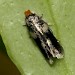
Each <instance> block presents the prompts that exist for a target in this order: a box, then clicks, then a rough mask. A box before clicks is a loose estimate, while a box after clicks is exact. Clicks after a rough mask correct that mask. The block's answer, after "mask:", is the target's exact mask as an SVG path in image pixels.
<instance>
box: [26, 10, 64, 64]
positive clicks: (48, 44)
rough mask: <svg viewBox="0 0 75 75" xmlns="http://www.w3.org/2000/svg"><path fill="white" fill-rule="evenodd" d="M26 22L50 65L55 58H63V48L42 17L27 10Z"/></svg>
mask: <svg viewBox="0 0 75 75" xmlns="http://www.w3.org/2000/svg"><path fill="white" fill-rule="evenodd" d="M25 22H26V26H27V28H28V30H29V32H30V35H31V37H32V38H33V39H34V40H35V42H36V43H37V45H38V46H39V48H40V49H41V52H42V53H43V55H44V56H45V58H46V59H47V61H48V62H49V63H50V64H53V58H57V59H61V58H63V53H62V46H61V45H60V44H59V42H58V40H57V39H56V38H55V36H54V35H53V33H52V30H51V29H50V28H49V27H48V24H47V23H46V22H45V21H44V20H42V17H39V16H38V15H37V14H35V13H32V12H31V11H30V10H27V11H25Z"/></svg>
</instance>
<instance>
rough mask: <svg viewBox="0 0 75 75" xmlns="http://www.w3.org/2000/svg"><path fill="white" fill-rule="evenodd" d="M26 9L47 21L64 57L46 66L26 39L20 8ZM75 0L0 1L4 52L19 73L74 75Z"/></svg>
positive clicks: (29, 74)
mask: <svg viewBox="0 0 75 75" xmlns="http://www.w3.org/2000/svg"><path fill="white" fill-rule="evenodd" d="M28 9H30V10H31V11H33V12H35V13H37V14H38V15H39V16H41V14H43V19H44V20H45V21H46V22H47V23H49V24H51V25H52V26H50V28H51V29H52V31H53V33H54V35H55V36H56V37H57V38H58V39H59V41H60V42H61V45H62V46H63V48H64V54H65V57H64V59H62V60H57V61H56V63H55V65H53V66H50V65H49V64H48V63H47V62H46V60H45V59H44V57H43V55H42V53H41V52H40V50H39V48H38V47H37V45H36V44H35V43H34V42H33V40H32V39H30V38H29V34H28V30H27V28H26V27H23V25H24V24H25V22H24V19H25V16H24V11H25V10H28ZM74 14H75V0H38V1H37V0H32V1H31V0H8V1H6V0H0V32H1V36H2V39H3V41H4V44H5V46H6V49H7V53H8V55H9V57H10V58H11V60H12V61H13V62H14V63H15V64H16V66H17V67H18V69H19V71H20V72H21V74H22V75H75V57H74V56H75V50H74V49H75V46H74V45H75V39H74V37H75V34H74V30H75V25H74V24H75V15H74Z"/></svg>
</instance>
